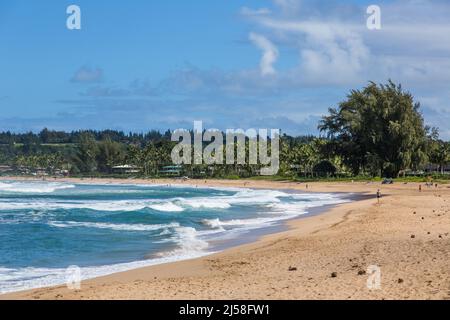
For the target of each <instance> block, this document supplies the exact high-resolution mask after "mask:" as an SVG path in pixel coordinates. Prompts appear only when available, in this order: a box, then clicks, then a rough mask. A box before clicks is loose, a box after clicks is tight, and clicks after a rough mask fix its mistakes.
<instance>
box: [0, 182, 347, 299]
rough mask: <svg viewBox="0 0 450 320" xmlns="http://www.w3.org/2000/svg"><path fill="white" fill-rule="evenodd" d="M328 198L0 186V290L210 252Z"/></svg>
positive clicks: (332, 198)
mask: <svg viewBox="0 0 450 320" xmlns="http://www.w3.org/2000/svg"><path fill="white" fill-rule="evenodd" d="M346 201H348V200H346V199H345V198H344V197H342V196H340V195H337V194H329V193H307V194H303V193H293V192H288V191H276V190H253V189H239V188H206V187H198V188H196V187H187V186H177V185H124V184H116V185H113V184H95V185H93V184H70V183H60V182H44V181H42V182H28V181H2V182H0V293H6V292H13V291H19V290H25V289H31V288H39V287H45V286H51V285H59V284H64V283H66V278H67V273H66V270H67V268H68V267H71V266H78V267H79V268H80V270H81V277H82V279H89V278H93V277H98V276H102V275H107V274H111V273H115V272H121V271H125V270H130V269H134V268H139V267H144V266H149V265H155V264H160V263H165V262H171V261H177V260H183V259H189V258H195V257H200V256H204V255H208V254H211V253H214V252H217V251H219V250H222V249H223V248H225V247H227V246H231V245H232V244H233V243H236V241H238V240H242V239H245V238H248V237H249V236H250V235H251V234H254V233H255V232H257V231H258V230H263V229H264V228H266V229H267V228H270V227H273V226H280V224H281V223H282V221H283V220H287V219H292V218H295V217H298V216H301V215H304V214H307V213H308V212H310V211H311V210H312V209H313V208H317V207H320V206H325V205H333V204H338V203H343V202H346Z"/></svg>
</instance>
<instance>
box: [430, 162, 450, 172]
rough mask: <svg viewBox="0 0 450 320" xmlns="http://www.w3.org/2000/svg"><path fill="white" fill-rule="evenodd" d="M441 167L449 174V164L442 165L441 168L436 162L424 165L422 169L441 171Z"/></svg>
mask: <svg viewBox="0 0 450 320" xmlns="http://www.w3.org/2000/svg"><path fill="white" fill-rule="evenodd" d="M442 169H444V170H443V172H444V174H450V164H446V165H444V168H441V167H440V166H439V165H437V164H428V165H426V166H425V168H424V171H425V173H441V172H442Z"/></svg>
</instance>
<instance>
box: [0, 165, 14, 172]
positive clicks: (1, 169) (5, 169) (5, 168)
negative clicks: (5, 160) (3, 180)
mask: <svg viewBox="0 0 450 320" xmlns="http://www.w3.org/2000/svg"><path fill="white" fill-rule="evenodd" d="M10 171H13V168H12V167H10V166H0V173H7V172H10Z"/></svg>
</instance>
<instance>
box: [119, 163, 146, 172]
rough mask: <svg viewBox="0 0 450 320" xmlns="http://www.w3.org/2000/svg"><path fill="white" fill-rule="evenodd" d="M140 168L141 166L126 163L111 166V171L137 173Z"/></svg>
mask: <svg viewBox="0 0 450 320" xmlns="http://www.w3.org/2000/svg"><path fill="white" fill-rule="evenodd" d="M141 169H142V168H140V167H137V166H132V165H128V164H124V165H122V166H115V167H112V170H113V172H114V173H119V174H130V173H139V172H141Z"/></svg>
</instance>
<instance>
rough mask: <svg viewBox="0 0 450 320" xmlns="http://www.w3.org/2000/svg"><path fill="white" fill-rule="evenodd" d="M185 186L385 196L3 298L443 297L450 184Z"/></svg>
mask: <svg viewBox="0 0 450 320" xmlns="http://www.w3.org/2000/svg"><path fill="white" fill-rule="evenodd" d="M65 180H67V181H71V182H86V183H89V182H96V181H95V180H83V181H80V180H76V179H65ZM101 182H102V183H117V182H118V183H149V182H151V181H150V180H147V181H145V180H126V181H124V180H119V181H115V180H101ZM156 182H157V183H168V184H170V183H178V184H181V183H182V182H180V181H177V182H175V181H174V180H164V181H162V180H158V181H156ZM184 183H185V184H194V185H195V184H197V185H199V186H204V185H209V186H233V187H237V186H239V187H243V186H246V187H251V188H272V189H277V188H281V189H298V190H301V191H310V192H358V193H363V194H369V195H371V196H374V195H375V193H376V191H377V189H378V188H380V189H381V192H382V193H383V195H384V197H383V198H382V200H381V203H380V204H377V200H376V199H375V197H371V198H370V199H368V200H362V201H357V202H353V203H348V204H344V205H340V206H338V207H335V208H333V209H331V210H329V211H327V212H326V213H323V214H321V215H317V216H312V217H308V218H302V219H297V220H294V221H290V222H289V226H290V229H289V230H288V231H285V232H281V233H277V234H272V235H268V236H265V237H263V238H262V239H260V240H258V241H257V242H255V243H252V244H248V245H242V246H239V247H235V248H231V249H228V250H225V251H224V252H221V253H218V254H214V255H210V256H207V257H203V258H199V259H195V260H188V261H180V262H175V263H170V264H165V265H158V266H152V267H147V268H142V269H137V270H131V271H127V272H123V273H117V274H114V275H110V276H106V277H101V278H96V279H92V280H87V281H84V282H82V285H81V290H77V291H73V290H68V289H67V288H66V287H53V288H43V289H36V290H31V291H26V292H19V293H13V294H8V295H4V296H0V299H450V235H449V232H450V187H449V186H446V185H441V186H439V188H437V189H436V188H426V187H423V191H422V192H419V191H418V184H415V183H409V184H396V185H391V186H381V185H380V184H379V183H370V184H366V183H359V182H358V183H356V182H355V183H309V184H308V189H306V185H305V184H298V183H288V182H286V183H284V182H266V181H242V180H240V181H220V180H217V181H216V180H209V181H207V182H205V181H188V182H184ZM371 265H376V266H378V267H379V268H380V270H381V286H380V288H379V289H372V290H370V289H368V287H367V280H368V277H369V276H368V274H366V273H365V272H366V271H367V268H368V267H369V266H371ZM332 275H333V276H332Z"/></svg>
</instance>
